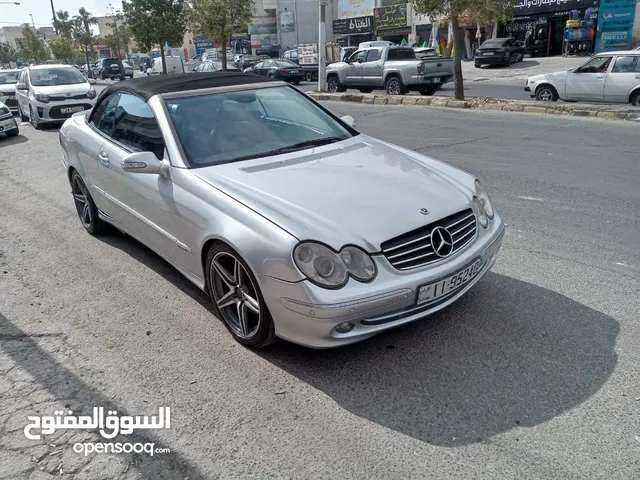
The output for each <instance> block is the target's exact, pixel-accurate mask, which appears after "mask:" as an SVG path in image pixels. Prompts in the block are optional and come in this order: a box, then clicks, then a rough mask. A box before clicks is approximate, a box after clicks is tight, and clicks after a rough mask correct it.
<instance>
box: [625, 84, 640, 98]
mask: <svg viewBox="0 0 640 480" xmlns="http://www.w3.org/2000/svg"><path fill="white" fill-rule="evenodd" d="M638 92H640V85H637V86H635V87H634V88H633V89H632V90H631V91H630V92H629V96H628V97H627V102H631V98H632V97H633V96H634V95H635V94H636V93H638Z"/></svg>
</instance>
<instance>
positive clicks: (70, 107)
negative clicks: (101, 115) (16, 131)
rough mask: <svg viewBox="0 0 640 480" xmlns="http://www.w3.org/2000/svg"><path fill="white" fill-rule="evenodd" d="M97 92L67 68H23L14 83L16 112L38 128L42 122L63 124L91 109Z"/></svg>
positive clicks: (64, 66) (74, 70)
mask: <svg viewBox="0 0 640 480" xmlns="http://www.w3.org/2000/svg"><path fill="white" fill-rule="evenodd" d="M96 95H97V94H96V91H95V90H94V89H93V87H92V86H91V85H90V84H89V82H88V80H87V79H86V78H85V77H84V76H83V75H82V74H81V73H80V72H79V71H78V70H76V69H75V68H74V67H72V66H70V65H38V66H33V67H25V68H23V69H22V71H21V72H20V76H19V77H18V83H16V98H17V100H18V112H19V113H20V117H21V119H22V121H26V120H29V122H30V123H31V125H33V126H34V128H36V129H39V128H40V127H41V126H42V125H43V124H45V123H52V122H53V123H63V122H64V121H65V120H66V119H67V118H69V117H70V116H72V115H73V114H74V113H76V112H82V111H84V110H90V109H91V108H93V105H94V104H95V98H96Z"/></svg>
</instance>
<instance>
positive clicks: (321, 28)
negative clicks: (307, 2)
mask: <svg viewBox="0 0 640 480" xmlns="http://www.w3.org/2000/svg"><path fill="white" fill-rule="evenodd" d="M327 3H328V0H320V2H319V8H320V10H319V11H318V13H319V18H320V23H319V25H318V91H320V92H324V91H325V90H326V89H327V82H326V78H325V77H326V67H327V61H326V58H325V55H326V51H327V47H326V45H325V36H324V35H325V30H326V29H325V22H326V13H327Z"/></svg>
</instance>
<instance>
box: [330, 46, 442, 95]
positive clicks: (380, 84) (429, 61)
mask: <svg viewBox="0 0 640 480" xmlns="http://www.w3.org/2000/svg"><path fill="white" fill-rule="evenodd" d="M452 79H453V59H452V58H447V57H423V58H416V54H415V52H414V50H413V49H412V48H409V47H402V46H372V47H368V48H362V49H359V50H357V51H356V52H354V53H353V54H352V55H351V56H350V57H349V58H348V59H347V61H345V62H337V63H332V64H330V65H328V66H327V89H328V90H329V91H330V92H344V91H345V90H346V89H347V88H357V89H358V90H360V91H361V92H362V93H371V92H372V91H373V90H377V89H382V88H384V89H385V90H386V91H387V93H388V94H390V95H404V94H405V93H407V92H409V91H418V92H420V93H421V94H422V95H433V94H434V93H435V92H436V91H437V90H438V89H439V88H440V87H442V85H444V84H445V83H447V82H449V81H451V80H452Z"/></svg>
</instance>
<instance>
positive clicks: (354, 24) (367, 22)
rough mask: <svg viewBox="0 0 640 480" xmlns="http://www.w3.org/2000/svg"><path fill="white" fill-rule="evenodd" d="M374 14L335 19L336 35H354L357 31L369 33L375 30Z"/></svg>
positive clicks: (334, 28)
mask: <svg viewBox="0 0 640 480" xmlns="http://www.w3.org/2000/svg"><path fill="white" fill-rule="evenodd" d="M372 26H373V16H368V17H355V18H343V19H341V20H334V21H333V33H334V34H335V35H353V34H357V33H369V32H371V31H372V30H373V28H372Z"/></svg>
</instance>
